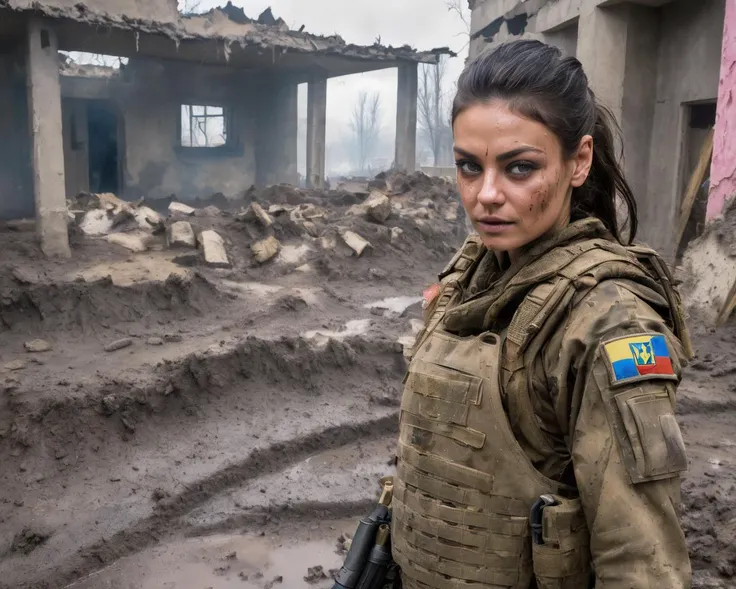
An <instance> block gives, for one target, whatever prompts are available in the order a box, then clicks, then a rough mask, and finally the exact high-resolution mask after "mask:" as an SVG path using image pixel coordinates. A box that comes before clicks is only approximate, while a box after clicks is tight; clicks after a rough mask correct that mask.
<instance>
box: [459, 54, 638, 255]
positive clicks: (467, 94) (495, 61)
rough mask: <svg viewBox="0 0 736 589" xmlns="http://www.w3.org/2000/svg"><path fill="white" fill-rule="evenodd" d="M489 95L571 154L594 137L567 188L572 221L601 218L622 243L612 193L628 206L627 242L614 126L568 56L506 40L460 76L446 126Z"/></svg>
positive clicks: (627, 197) (631, 212)
mask: <svg viewBox="0 0 736 589" xmlns="http://www.w3.org/2000/svg"><path fill="white" fill-rule="evenodd" d="M495 98H498V99H501V100H504V101H507V102H508V103H509V106H510V108H511V109H512V110H514V111H516V112H518V113H519V114H521V115H523V116H525V117H528V118H530V119H532V120H535V121H538V122H540V123H542V124H543V125H545V126H547V127H548V128H549V129H551V130H552V131H553V132H554V133H555V135H557V137H558V138H559V140H560V143H561V144H562V150H563V156H564V157H566V158H569V157H572V155H573V154H574V153H575V151H576V149H577V147H578V145H579V144H580V139H582V137H583V136H584V135H591V136H592V137H593V164H592V167H591V169H590V174H589V175H588V178H587V180H586V181H585V183H584V184H583V185H582V186H580V187H578V188H573V192H572V206H571V220H573V221H575V220H578V219H583V218H586V217H597V218H598V219H600V220H601V221H602V222H603V224H604V225H605V226H606V228H607V229H608V230H609V231H610V232H611V234H612V235H613V236H614V237H615V238H616V239H617V240H618V241H619V242H621V243H624V237H623V236H622V227H619V222H618V219H617V215H616V202H617V197H619V198H621V199H622V200H623V202H624V204H625V205H626V208H627V209H628V229H629V231H628V239H626V242H628V243H631V242H632V241H633V239H634V237H635V236H636V230H637V226H638V221H637V212H636V201H635V200H634V195H633V194H632V192H631V188H630V187H629V184H628V182H627V181H626V178H625V177H624V174H623V171H622V169H621V166H620V164H619V162H618V160H617V158H616V152H615V141H616V139H617V138H619V140H620V137H621V130H620V128H619V126H618V123H617V122H616V119H615V117H614V116H613V114H612V113H611V111H609V110H608V109H607V108H606V107H604V106H603V105H601V104H599V103H598V102H597V101H596V98H595V95H594V94H593V91H592V90H591V89H590V87H589V86H588V78H587V76H586V75H585V72H583V66H582V65H581V63H580V62H579V61H578V60H577V59H575V58H574V57H563V56H562V54H561V53H560V51H559V49H557V48H555V47H552V46H550V45H545V44H544V43H541V42H539V41H527V40H520V41H512V42H510V43H505V44H503V45H500V46H499V47H497V48H496V49H495V50H493V51H489V52H487V53H484V54H482V55H480V56H479V57H477V58H476V59H475V60H474V61H473V62H471V63H470V64H469V65H468V66H467V67H466V68H465V71H464V72H463V73H462V74H461V76H460V79H459V81H458V89H457V96H456V97H455V101H454V103H453V105H452V123H453V124H454V123H455V119H456V118H457V116H458V115H459V114H460V113H462V112H463V111H464V110H465V109H467V108H468V107H470V106H472V105H474V104H478V103H479V102H488V101H490V100H493V99H495Z"/></svg>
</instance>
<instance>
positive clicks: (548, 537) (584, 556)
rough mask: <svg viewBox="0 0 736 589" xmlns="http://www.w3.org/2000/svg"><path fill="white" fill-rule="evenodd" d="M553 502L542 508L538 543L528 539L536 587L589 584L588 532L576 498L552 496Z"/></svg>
mask: <svg viewBox="0 0 736 589" xmlns="http://www.w3.org/2000/svg"><path fill="white" fill-rule="evenodd" d="M554 498H555V499H556V501H557V505H549V506H547V507H545V508H544V511H542V539H543V543H542V544H537V543H532V561H533V565H534V576H535V577H536V580H537V586H538V587H539V589H587V588H588V587H592V583H591V582H592V568H591V557H590V533H589V532H588V526H587V525H586V522H585V515H584V514H583V507H582V504H581V503H580V499H565V498H563V497H559V496H556V495H555V496H554Z"/></svg>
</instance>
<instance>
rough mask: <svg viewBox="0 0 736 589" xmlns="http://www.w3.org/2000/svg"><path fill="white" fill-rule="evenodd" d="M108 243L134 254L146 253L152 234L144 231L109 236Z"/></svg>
mask: <svg viewBox="0 0 736 589" xmlns="http://www.w3.org/2000/svg"><path fill="white" fill-rule="evenodd" d="M107 241H109V242H110V243H114V244H117V245H120V246H123V247H124V248H126V249H129V250H130V251H132V252H137V253H140V252H145V251H146V250H147V249H148V246H149V245H150V243H151V234H150V233H146V232H143V231H136V232H133V233H112V234H110V235H108V236H107Z"/></svg>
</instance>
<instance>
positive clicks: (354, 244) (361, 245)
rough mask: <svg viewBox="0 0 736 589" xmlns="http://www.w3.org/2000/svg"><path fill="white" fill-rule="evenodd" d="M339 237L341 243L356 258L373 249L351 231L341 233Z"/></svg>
mask: <svg viewBox="0 0 736 589" xmlns="http://www.w3.org/2000/svg"><path fill="white" fill-rule="evenodd" d="M341 236H342V239H343V241H344V242H345V243H346V244H347V245H348V246H349V247H350V249H352V250H353V251H354V252H355V253H356V254H357V256H358V257H360V256H362V255H363V252H365V251H366V250H370V249H372V248H373V246H372V245H371V244H370V243H369V242H368V241H366V240H365V239H363V238H362V237H361V236H360V235H358V234H357V233H355V232H353V231H343V232H342V234H341Z"/></svg>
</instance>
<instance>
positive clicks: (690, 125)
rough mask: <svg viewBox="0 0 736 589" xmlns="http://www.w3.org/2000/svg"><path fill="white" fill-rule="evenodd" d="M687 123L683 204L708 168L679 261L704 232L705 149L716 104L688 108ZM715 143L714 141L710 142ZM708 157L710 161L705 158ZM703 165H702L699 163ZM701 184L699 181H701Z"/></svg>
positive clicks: (678, 253) (678, 251)
mask: <svg viewBox="0 0 736 589" xmlns="http://www.w3.org/2000/svg"><path fill="white" fill-rule="evenodd" d="M685 107H686V113H685V115H686V116H685V121H686V122H687V127H686V128H685V141H684V150H683V155H682V170H683V174H682V182H681V185H680V195H681V197H680V202H681V203H682V201H683V199H684V198H686V192H687V190H688V185H689V184H690V181H691V178H692V176H693V174H694V173H695V171H696V170H697V169H698V168H699V167H700V168H701V169H702V168H703V164H705V175H704V176H703V178H702V181H700V182H699V184H698V188H697V195H696V197H695V200H694V201H693V205H692V211H691V213H690V218H689V220H688V222H687V225H686V226H685V231H684V233H683V234H682V240H681V241H680V243H679V244H678V248H677V259H678V260H679V259H681V257H682V255H683V254H684V252H685V249H686V248H687V246H688V244H689V243H690V242H691V241H692V240H693V239H696V238H697V237H700V235H702V233H703V229H704V228H705V209H706V207H707V206H708V191H709V187H710V156H709V154H708V150H707V147H706V142H707V141H708V139H709V136H710V134H711V133H712V129H713V127H714V126H715V124H716V102H715V101H708V102H702V103H694V104H687V105H685ZM711 143H712V141H711ZM706 157H707V161H706V159H705V158H706ZM701 159H703V160H704V161H703V162H701V161H700V160H701ZM698 180H700V179H698Z"/></svg>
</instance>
